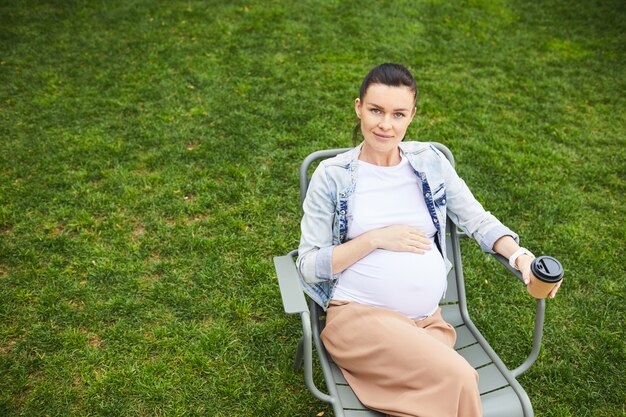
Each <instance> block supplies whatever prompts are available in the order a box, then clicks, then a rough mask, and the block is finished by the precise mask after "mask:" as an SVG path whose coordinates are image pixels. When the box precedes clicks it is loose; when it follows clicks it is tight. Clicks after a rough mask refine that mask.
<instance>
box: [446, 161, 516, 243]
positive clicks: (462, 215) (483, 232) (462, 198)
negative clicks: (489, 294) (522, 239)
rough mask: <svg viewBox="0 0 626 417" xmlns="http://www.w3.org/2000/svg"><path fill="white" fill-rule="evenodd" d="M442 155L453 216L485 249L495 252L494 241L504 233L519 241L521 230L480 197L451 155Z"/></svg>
mask: <svg viewBox="0 0 626 417" xmlns="http://www.w3.org/2000/svg"><path fill="white" fill-rule="evenodd" d="M441 159H442V162H441V163H442V164H444V166H443V172H444V181H445V183H446V199H447V212H448V213H447V214H448V216H449V217H450V219H452V221H453V222H454V223H455V224H456V225H457V226H459V227H460V228H461V229H462V230H463V231H464V232H465V233H467V234H468V235H469V236H471V237H472V238H473V239H474V240H476V241H477V242H478V243H479V245H480V247H481V248H482V250H483V251H484V252H488V253H494V250H493V245H494V244H495V243H496V241H497V240H498V239H500V238H501V237H503V236H507V235H508V236H511V237H513V239H515V241H517V242H519V236H518V235H517V233H515V232H513V231H512V230H511V229H509V228H508V227H506V226H505V225H504V224H502V223H501V222H500V221H499V220H498V219H497V218H496V217H495V216H494V215H492V214H491V213H490V212H488V211H486V210H485V209H484V208H483V206H482V205H481V204H480V203H479V202H478V200H476V198H475V197H474V195H473V194H472V192H471V191H470V189H469V188H468V186H467V185H466V184H465V181H463V179H462V178H461V177H459V175H458V174H457V173H456V171H455V169H454V168H453V167H452V165H451V164H450V162H449V161H448V160H447V158H445V157H444V156H443V155H441Z"/></svg>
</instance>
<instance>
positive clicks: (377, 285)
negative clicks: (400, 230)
mask: <svg viewBox="0 0 626 417" xmlns="http://www.w3.org/2000/svg"><path fill="white" fill-rule="evenodd" d="M352 207H353V209H352V210H351V211H352V219H351V221H350V223H349V224H348V235H347V237H348V239H353V238H355V237H357V236H359V235H360V234H362V233H364V232H367V231H369V230H372V229H377V228H381V227H386V226H391V225H394V224H406V225H409V226H412V227H414V228H416V229H418V230H420V231H421V232H423V233H425V234H426V235H427V236H428V238H429V239H430V240H431V241H432V242H433V244H432V247H431V250H429V251H426V253H424V254H417V253H411V252H393V251H388V250H384V249H377V250H375V251H373V252H372V253H370V254H369V255H367V256H365V257H364V258H363V259H361V260H359V261H357V262H356V263H355V264H353V265H352V266H350V267H349V268H348V269H346V270H345V271H343V272H342V273H341V275H340V277H339V278H338V281H337V286H336V287H335V292H334V294H333V299H335V300H345V301H355V302H358V303H361V304H367V305H373V306H378V307H386V308H389V309H391V310H395V311H398V312H400V313H402V314H404V315H406V316H407V317H410V318H412V319H422V318H425V317H428V316H430V315H432V314H433V313H434V312H435V311H436V310H437V306H438V304H439V300H440V299H441V297H442V295H443V292H444V290H445V285H446V269H445V264H444V261H443V258H442V256H441V253H440V252H439V251H438V250H437V247H436V245H435V244H434V235H435V233H436V229H435V226H434V225H433V222H432V219H431V217H430V215H429V214H428V208H427V207H426V203H425V201H424V197H423V193H422V191H421V184H420V182H419V180H418V177H417V176H416V175H415V173H414V172H413V169H412V168H411V166H410V165H409V163H408V161H407V160H406V159H404V158H403V159H402V162H401V163H400V164H398V165H395V166H392V167H381V166H377V165H372V164H369V163H367V162H363V161H359V176H358V180H357V184H356V189H355V193H354V202H353V206H352Z"/></svg>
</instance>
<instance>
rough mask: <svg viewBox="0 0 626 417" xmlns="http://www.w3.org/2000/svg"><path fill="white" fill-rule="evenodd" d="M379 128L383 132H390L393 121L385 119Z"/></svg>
mask: <svg viewBox="0 0 626 417" xmlns="http://www.w3.org/2000/svg"><path fill="white" fill-rule="evenodd" d="M378 127H379V128H381V129H382V130H389V129H391V121H390V120H389V119H388V118H387V117H384V118H383V119H382V120H381V121H380V123H379V124H378Z"/></svg>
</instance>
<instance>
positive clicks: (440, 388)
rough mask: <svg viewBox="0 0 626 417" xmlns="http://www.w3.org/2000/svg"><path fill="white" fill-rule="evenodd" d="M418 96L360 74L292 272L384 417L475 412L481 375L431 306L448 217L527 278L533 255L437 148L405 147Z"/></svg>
mask: <svg viewBox="0 0 626 417" xmlns="http://www.w3.org/2000/svg"><path fill="white" fill-rule="evenodd" d="M416 98H417V85H416V82H415V80H414V78H413V76H412V75H411V73H410V72H409V71H408V70H407V69H406V68H405V67H403V66H401V65H398V64H382V65H379V66H377V67H375V68H374V69H372V70H371V71H370V72H369V74H368V75H367V76H366V77H365V79H364V80H363V83H362V85H361V89H360V94H359V97H358V98H357V99H356V100H355V111H356V114H357V116H358V117H359V119H360V123H359V125H358V129H357V130H356V132H357V133H360V134H361V135H362V139H363V140H362V141H361V143H360V144H359V145H358V146H356V147H355V148H354V149H352V150H350V151H348V152H346V153H343V154H340V155H338V156H336V157H334V158H331V159H329V160H326V161H323V162H322V163H320V165H319V166H318V168H317V169H316V170H315V172H314V174H313V176H312V178H311V183H310V186H309V189H308V192H307V196H306V198H305V201H304V207H303V208H304V215H303V218H302V223H301V228H302V234H301V240H300V246H299V249H298V253H299V257H298V270H299V272H300V275H301V277H302V280H303V282H302V284H303V286H304V289H305V291H306V292H307V293H308V294H309V296H311V297H312V299H313V300H315V301H316V302H317V303H318V304H320V305H321V306H322V307H323V308H324V309H325V310H326V311H327V316H326V327H325V329H324V331H323V332H322V335H321V337H322V340H323V342H324V345H325V347H326V349H327V350H328V352H329V354H330V355H331V356H332V358H333V360H334V361H335V363H336V364H337V365H338V366H339V368H340V369H341V371H342V373H343V374H344V376H345V378H346V380H347V381H348V382H349V384H350V386H351V387H352V389H353V390H354V392H355V393H356V395H357V396H358V398H359V399H360V400H361V402H362V403H363V404H365V405H366V406H368V407H369V408H372V409H374V410H377V411H380V412H382V413H385V414H387V415H391V416H406V417H417V416H419V417H429V416H432V417H446V416H449V417H453V416H454V417H455V416H472V417H478V416H481V415H482V412H481V402H480V394H479V392H478V375H477V373H476V371H475V370H474V369H473V368H472V367H471V366H470V365H469V364H468V363H467V362H466V361H465V359H463V358H462V357H461V356H460V355H459V354H457V353H456V352H455V350H454V348H453V347H454V343H455V340H456V333H455V330H454V328H453V327H452V326H451V325H449V324H448V323H446V322H445V321H444V320H443V318H442V316H441V312H440V309H439V307H438V304H439V301H440V300H441V298H442V297H443V295H444V293H445V290H446V276H447V273H448V271H449V270H450V268H451V263H450V261H449V260H448V259H447V257H446V248H445V244H444V242H445V233H446V231H445V227H446V216H450V218H451V219H452V220H453V221H454V222H455V223H456V224H457V225H458V226H459V227H461V228H462V229H463V230H464V231H465V232H466V233H468V234H469V235H470V236H472V237H473V238H474V239H475V240H476V241H477V242H478V243H479V244H480V245H481V247H482V248H483V250H484V251H487V252H497V253H500V254H502V255H503V256H505V257H507V258H509V259H510V261H511V262H512V264H513V265H515V266H516V267H517V268H519V269H520V270H521V272H522V275H523V277H524V279H525V280H526V282H527V283H528V281H529V276H530V263H531V261H532V259H533V255H532V254H531V253H530V252H529V251H528V250H526V249H524V248H521V247H520V246H519V245H518V243H517V242H518V241H519V238H518V236H517V234H516V233H514V232H513V231H511V230H510V229H509V228H507V227H506V226H504V225H503V224H502V223H501V222H500V221H499V220H498V219H496V218H495V217H494V216H493V215H491V214H490V213H489V212H487V211H485V210H484V209H483V207H482V206H481V205H480V203H478V201H476V199H475V198H474V196H473V195H472V193H471V192H470V190H469V189H468V188H467V186H466V185H465V182H464V181H463V180H462V179H461V178H459V176H458V175H457V173H456V172H455V170H454V168H453V167H452V166H451V165H450V163H449V162H448V161H447V159H446V158H445V157H444V156H443V155H442V154H441V153H440V152H439V151H438V150H436V149H435V148H434V147H432V146H431V145H429V144H428V143H422V142H403V139H404V136H405V133H406V130H407V128H408V127H409V124H410V123H411V121H412V120H413V117H414V115H415V111H416V107H415V103H416ZM557 290H558V286H557V287H555V289H554V290H553V291H552V293H551V296H554V295H555V294H556V291H557Z"/></svg>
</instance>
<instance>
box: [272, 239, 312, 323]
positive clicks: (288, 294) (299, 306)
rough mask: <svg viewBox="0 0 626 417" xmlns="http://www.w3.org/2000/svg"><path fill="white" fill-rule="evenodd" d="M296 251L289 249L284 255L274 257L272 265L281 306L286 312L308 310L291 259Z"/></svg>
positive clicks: (294, 312) (294, 265) (295, 312)
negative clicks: (276, 278)
mask: <svg viewBox="0 0 626 417" xmlns="http://www.w3.org/2000/svg"><path fill="white" fill-rule="evenodd" d="M297 254H298V252H297V251H295V250H294V251H291V252H289V253H288V254H287V255H285V256H276V257H274V267H275V268H276V276H277V277H278V285H279V286H280V296H281V297H282V299H283V308H284V309H285V313H287V314H297V313H303V312H307V313H308V312H309V306H308V305H307V303H306V299H305V297H304V292H303V291H302V287H301V286H300V277H299V275H298V270H297V269H296V264H295V262H294V260H293V258H294V256H296V255H297Z"/></svg>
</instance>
